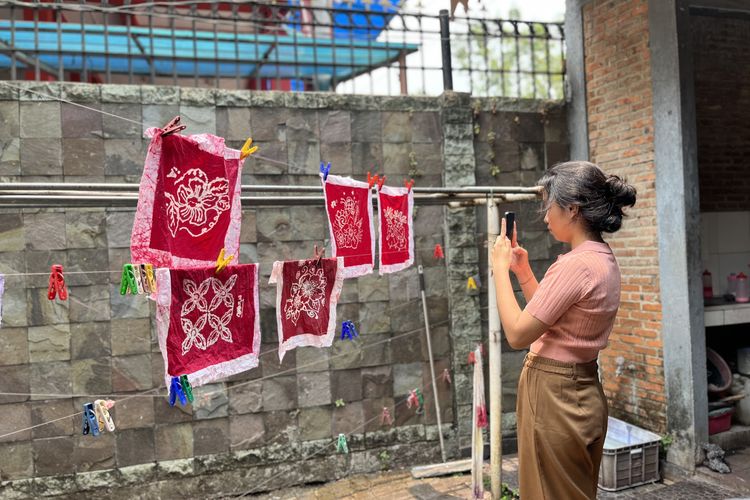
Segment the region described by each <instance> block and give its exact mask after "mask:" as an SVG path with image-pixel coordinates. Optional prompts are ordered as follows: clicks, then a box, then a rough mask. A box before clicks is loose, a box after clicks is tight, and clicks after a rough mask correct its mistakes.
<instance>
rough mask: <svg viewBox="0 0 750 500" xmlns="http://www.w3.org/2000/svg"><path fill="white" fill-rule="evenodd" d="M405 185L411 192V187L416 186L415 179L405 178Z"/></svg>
mask: <svg viewBox="0 0 750 500" xmlns="http://www.w3.org/2000/svg"><path fill="white" fill-rule="evenodd" d="M404 187H405V188H406V190H407V192H409V193H411V188H412V187H414V179H411V180H408V181H407V180H406V179H404Z"/></svg>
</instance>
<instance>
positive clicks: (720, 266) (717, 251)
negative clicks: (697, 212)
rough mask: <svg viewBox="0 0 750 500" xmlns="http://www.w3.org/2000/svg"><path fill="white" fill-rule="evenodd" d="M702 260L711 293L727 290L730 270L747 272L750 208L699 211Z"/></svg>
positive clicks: (749, 247)
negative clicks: (711, 289)
mask: <svg viewBox="0 0 750 500" xmlns="http://www.w3.org/2000/svg"><path fill="white" fill-rule="evenodd" d="M701 260H702V262H703V269H708V270H709V271H711V275H712V277H713V287H714V295H721V294H724V293H726V290H727V276H728V275H729V274H730V273H739V272H743V273H745V274H750V267H748V264H750V212H703V213H701Z"/></svg>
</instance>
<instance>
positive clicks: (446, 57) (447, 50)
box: [440, 9, 453, 90]
mask: <svg viewBox="0 0 750 500" xmlns="http://www.w3.org/2000/svg"><path fill="white" fill-rule="evenodd" d="M450 36H451V33H450V21H449V19H448V10H447V9H441V10H440V46H441V48H442V53H443V90H453V63H452V61H451V39H450Z"/></svg>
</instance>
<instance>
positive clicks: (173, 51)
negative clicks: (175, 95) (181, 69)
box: [167, 3, 179, 86]
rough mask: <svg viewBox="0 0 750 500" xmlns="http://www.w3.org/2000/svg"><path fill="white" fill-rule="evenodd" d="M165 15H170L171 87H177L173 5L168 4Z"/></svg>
mask: <svg viewBox="0 0 750 500" xmlns="http://www.w3.org/2000/svg"><path fill="white" fill-rule="evenodd" d="M167 13H168V14H169V15H170V17H169V27H170V29H171V33H170V38H171V39H172V85H175V86H176V85H177V61H178V60H179V58H178V57H177V28H176V27H175V22H174V21H175V17H177V16H176V15H175V10H174V5H173V4H171V3H170V4H169V7H168V8H167Z"/></svg>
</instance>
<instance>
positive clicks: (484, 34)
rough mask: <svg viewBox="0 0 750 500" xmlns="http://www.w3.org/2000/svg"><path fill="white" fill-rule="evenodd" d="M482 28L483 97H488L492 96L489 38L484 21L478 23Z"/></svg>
mask: <svg viewBox="0 0 750 500" xmlns="http://www.w3.org/2000/svg"><path fill="white" fill-rule="evenodd" d="M480 22H481V26H482V37H483V38H482V39H483V43H484V54H483V55H484V83H485V88H484V91H485V95H487V96H489V95H490V94H492V89H491V88H490V87H492V78H491V75H490V45H489V44H490V43H491V40H492V39H491V38H489V31H490V30H489V29H488V28H487V23H485V22H484V20H482V21H480Z"/></svg>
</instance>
